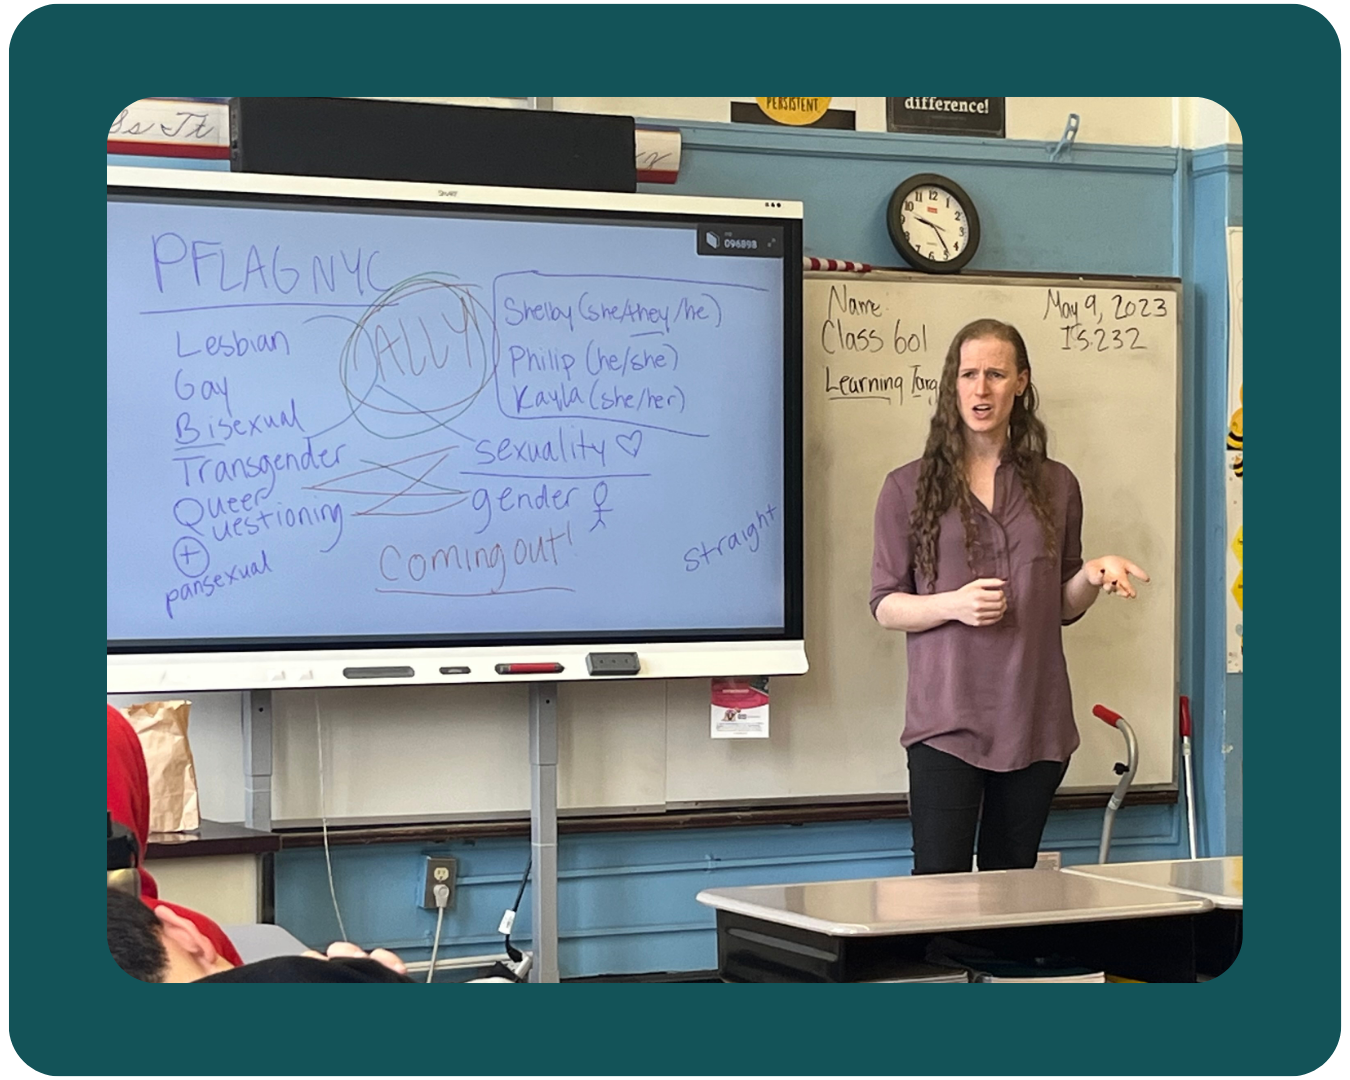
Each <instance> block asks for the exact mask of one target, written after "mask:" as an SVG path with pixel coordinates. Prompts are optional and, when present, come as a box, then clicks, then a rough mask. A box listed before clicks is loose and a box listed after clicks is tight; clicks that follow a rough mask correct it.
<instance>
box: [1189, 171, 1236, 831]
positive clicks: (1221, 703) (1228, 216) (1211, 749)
mask: <svg viewBox="0 0 1350 1080" xmlns="http://www.w3.org/2000/svg"><path fill="white" fill-rule="evenodd" d="M1189 164H1190V168H1189V175H1190V182H1189V184H1187V185H1186V186H1185V194H1186V195H1187V196H1188V197H1189V208H1188V209H1189V217H1190V220H1191V228H1190V230H1189V235H1188V238H1187V239H1188V251H1187V254H1188V258H1189V261H1190V271H1189V273H1188V275H1187V278H1188V280H1187V286H1188V288H1187V297H1188V299H1189V301H1190V314H1189V316H1188V319H1187V322H1188V326H1189V332H1190V333H1191V334H1192V335H1193V342H1194V351H1193V354H1192V362H1191V363H1190V364H1188V365H1187V371H1186V377H1187V380H1188V383H1189V385H1188V386H1187V387H1186V388H1184V393H1185V394H1186V398H1187V413H1188V423H1187V425H1186V455H1185V465H1186V470H1187V485H1186V486H1187V488H1188V489H1189V490H1190V491H1191V492H1192V493H1193V497H1192V498H1190V499H1188V500H1187V501H1186V510H1187V516H1188V518H1189V523H1188V524H1189V527H1188V529H1187V530H1186V531H1187V536H1186V539H1185V540H1184V542H1185V543H1186V544H1187V548H1188V551H1187V556H1188V561H1190V562H1191V565H1192V566H1193V567H1194V568H1195V570H1194V572H1193V574H1192V576H1191V578H1190V588H1189V590H1188V591H1189V596H1188V597H1187V599H1188V601H1189V603H1186V604H1183V608H1182V610H1183V618H1185V619H1187V620H1189V621H1190V623H1191V626H1190V629H1191V634H1190V637H1191V640H1192V642H1193V643H1194V647H1193V649H1192V650H1191V652H1190V654H1189V655H1188V654H1187V653H1186V652H1183V654H1182V686H1183V687H1189V688H1190V690H1189V692H1190V693H1191V695H1192V703H1193V705H1195V706H1196V710H1195V723H1196V733H1195V744H1196V746H1195V751H1196V754H1197V758H1198V760H1197V761H1196V786H1197V788H1199V793H1200V797H1199V799H1198V800H1197V808H1198V810H1199V815H1198V816H1199V831H1200V848H1201V854H1202V855H1238V854H1241V853H1242V676H1241V675H1228V674H1227V673H1226V667H1227V637H1226V630H1227V626H1226V620H1227V588H1228V582H1227V545H1228V525H1227V520H1228V519H1227V513H1226V502H1227V492H1226V490H1225V486H1224V485H1225V476H1224V469H1225V467H1226V462H1225V453H1224V438H1225V435H1226V434H1227V431H1228V420H1229V412H1228V317H1229V312H1228V250H1227V238H1226V231H1225V230H1226V229H1227V227H1228V226H1230V225H1241V224H1242V148H1241V147H1236V146H1228V147H1215V148H1214V149H1211V150H1204V151H1199V152H1197V153H1195V154H1193V155H1191V160H1190V163H1189Z"/></svg>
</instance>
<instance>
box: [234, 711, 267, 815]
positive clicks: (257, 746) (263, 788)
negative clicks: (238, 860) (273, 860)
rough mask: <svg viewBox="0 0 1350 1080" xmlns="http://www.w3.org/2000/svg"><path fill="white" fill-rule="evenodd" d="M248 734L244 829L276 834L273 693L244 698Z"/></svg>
mask: <svg viewBox="0 0 1350 1080" xmlns="http://www.w3.org/2000/svg"><path fill="white" fill-rule="evenodd" d="M240 706H241V708H240V717H239V719H240V724H241V726H242V727H243V734H244V827H245V828H249V829H257V830H258V831H259V832H271V831H272V691H271V690H245V691H244V693H243V694H241V695H240Z"/></svg>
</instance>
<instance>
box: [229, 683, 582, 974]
mask: <svg viewBox="0 0 1350 1080" xmlns="http://www.w3.org/2000/svg"><path fill="white" fill-rule="evenodd" d="M240 700H241V709H240V722H241V725H242V727H243V735H244V824H245V826H247V827H248V828H250V829H258V830H260V831H262V832H271V830H272V691H270V690H246V691H245V692H244V693H243V694H242V695H241V697H240ZM530 865H531V867H532V869H531V871H530V874H531V877H532V879H533V883H534V895H533V900H532V902H531V904H530V911H531V916H530V937H531V943H532V945H533V947H534V958H533V962H532V964H531V967H530V981H531V982H540V983H556V982H558V981H559V978H558V684H557V683H551V682H550V683H531V684H530Z"/></svg>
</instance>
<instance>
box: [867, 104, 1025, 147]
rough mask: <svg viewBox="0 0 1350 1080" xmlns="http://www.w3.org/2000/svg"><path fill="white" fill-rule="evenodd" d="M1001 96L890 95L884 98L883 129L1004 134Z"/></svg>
mask: <svg viewBox="0 0 1350 1080" xmlns="http://www.w3.org/2000/svg"><path fill="white" fill-rule="evenodd" d="M1007 100H1008V99H1007V98H1001V97H893V98H887V99H886V130H887V131H903V132H907V133H909V134H913V135H983V136H989V137H993V138H995V139H1001V138H1003V137H1004V117H1005V109H1004V103H1005V102H1006V101H1007Z"/></svg>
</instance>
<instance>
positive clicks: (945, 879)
mask: <svg viewBox="0 0 1350 1080" xmlns="http://www.w3.org/2000/svg"><path fill="white" fill-rule="evenodd" d="M698 901H699V903H702V904H707V905H708V906H709V907H712V908H717V909H718V910H721V911H729V912H736V913H738V914H741V915H746V916H749V917H751V918H759V919H764V920H765V921H767V922H773V923H777V924H779V925H783V926H795V927H798V928H800V929H803V930H812V931H815V932H816V933H822V934H829V935H831V936H833V937H847V936H859V937H880V936H884V935H891V934H919V933H931V932H944V931H949V930H977V929H984V928H993V927H1000V926H1036V925H1046V924H1053V923H1067V922H1102V921H1105V920H1108V919H1135V918H1148V917H1153V916H1160V915H1189V914H1198V913H1200V912H1203V911H1209V910H1211V909H1212V908H1213V906H1214V905H1213V902H1212V901H1211V900H1209V899H1208V898H1206V897H1201V896H1193V895H1185V894H1182V893H1178V892H1172V891H1170V890H1167V889H1161V888H1157V887H1155V886H1143V885H1136V884H1128V883H1123V882H1117V881H1107V880H1104V879H1100V878H1096V877H1093V876H1091V875H1086V874H1066V873H1063V872H1062V871H1058V870H990V871H985V872H983V873H969V874H927V875H922V876H918V877H893V878H869V879H865V880H860V881H821V882H814V883H810V884H802V885H751V886H746V887H744V888H733V889H705V890H704V891H703V892H701V893H699V894H698Z"/></svg>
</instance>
